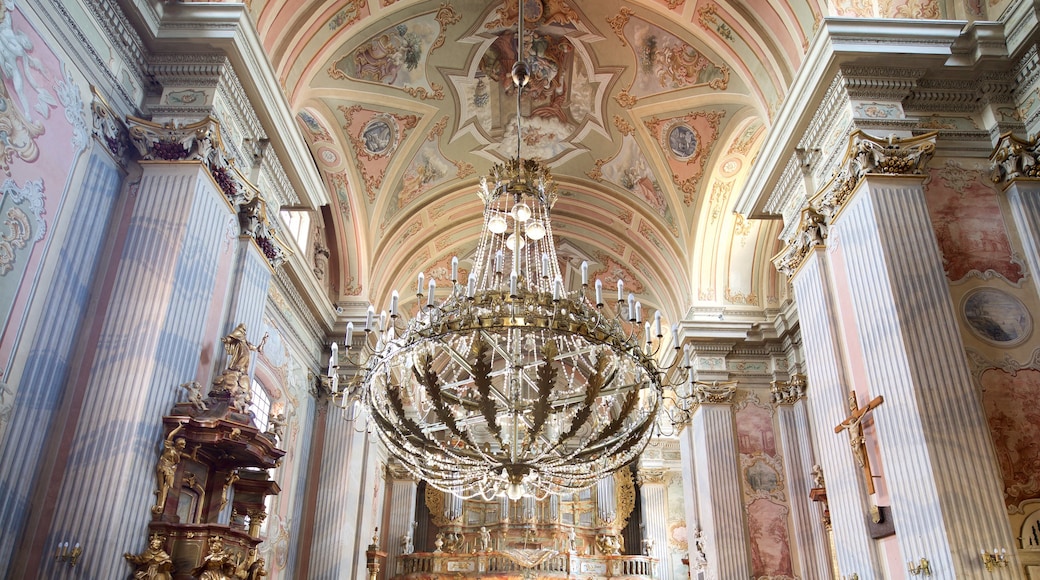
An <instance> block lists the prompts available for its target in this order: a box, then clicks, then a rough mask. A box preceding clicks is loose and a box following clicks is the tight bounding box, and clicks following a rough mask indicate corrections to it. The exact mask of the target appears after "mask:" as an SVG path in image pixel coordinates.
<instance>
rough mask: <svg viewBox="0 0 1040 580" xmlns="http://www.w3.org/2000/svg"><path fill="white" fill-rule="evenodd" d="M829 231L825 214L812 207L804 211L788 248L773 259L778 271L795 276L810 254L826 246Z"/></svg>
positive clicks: (788, 275) (788, 242)
mask: <svg viewBox="0 0 1040 580" xmlns="http://www.w3.org/2000/svg"><path fill="white" fill-rule="evenodd" d="M827 231H828V226H827V219H826V218H825V217H824V216H823V214H821V213H819V212H817V211H816V210H814V209H813V208H811V207H807V208H805V209H803V210H802V217H801V219H800V220H799V224H798V229H796V230H795V233H794V235H792V236H791V238H790V239H789V240H788V241H787V246H786V247H785V248H784V249H783V250H782V251H781V252H780V253H779V254H777V255H776V257H774V258H773V264H774V265H775V266H776V269H777V270H778V271H779V272H780V273H781V274H783V275H785V276H787V277H788V278H790V277H791V276H794V273H795V272H797V271H798V268H799V267H800V266H801V265H802V262H804V261H805V257H806V256H808V255H809V252H810V251H812V249H813V248H816V247H818V246H819V247H822V246H824V244H825V242H826V241H827Z"/></svg>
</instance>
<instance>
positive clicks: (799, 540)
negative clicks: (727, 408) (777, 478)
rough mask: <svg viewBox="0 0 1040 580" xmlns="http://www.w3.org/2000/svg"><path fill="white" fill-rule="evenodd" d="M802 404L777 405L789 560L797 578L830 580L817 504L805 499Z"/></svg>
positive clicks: (809, 462)
mask: <svg viewBox="0 0 1040 580" xmlns="http://www.w3.org/2000/svg"><path fill="white" fill-rule="evenodd" d="M805 407H806V404H805V400H804V399H803V398H801V397H799V398H798V399H797V400H796V401H794V402H789V403H785V404H780V405H777V407H776V418H777V424H778V425H779V428H780V429H779V430H780V450H781V451H780V452H781V455H782V457H783V458H784V461H785V462H786V464H787V465H786V468H785V469H784V477H785V484H786V487H787V489H788V490H789V492H790V493H789V495H788V501H789V504H790V506H791V523H792V525H793V527H794V540H795V545H796V546H798V549H797V550H794V551H793V552H792V554H791V556H792V557H793V558H794V560H795V565H796V566H797V569H798V570H800V571H801V576H802V577H804V578H808V579H826V578H831V577H832V571H831V567H830V557H829V555H828V553H827V534H826V529H825V528H824V525H823V521H822V517H821V512H822V509H821V507H820V505H819V504H818V503H817V502H814V501H812V500H811V499H809V490H810V489H812V481H811V478H810V473H811V472H812V466H813V465H814V458H813V453H812V445H811V435H810V432H809V417H808V414H807V412H806V408H805Z"/></svg>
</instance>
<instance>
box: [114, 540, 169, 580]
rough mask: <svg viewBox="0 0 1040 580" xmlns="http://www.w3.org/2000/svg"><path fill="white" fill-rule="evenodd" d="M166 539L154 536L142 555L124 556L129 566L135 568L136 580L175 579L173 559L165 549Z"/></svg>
mask: <svg viewBox="0 0 1040 580" xmlns="http://www.w3.org/2000/svg"><path fill="white" fill-rule="evenodd" d="M164 542H165V538H164V537H163V536H162V535H160V534H152V535H151V536H150V537H149V538H148V547H147V548H146V549H145V551H143V552H141V553H140V554H131V553H129V552H127V553H125V554H123V558H126V561H127V563H128V564H130V565H131V566H133V567H134V580H170V579H171V578H173V576H172V574H171V571H172V570H173V559H172V558H170V555H169V554H167V553H166V550H164V549H163V543H164Z"/></svg>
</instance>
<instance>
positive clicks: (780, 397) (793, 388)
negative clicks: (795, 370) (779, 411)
mask: <svg viewBox="0 0 1040 580" xmlns="http://www.w3.org/2000/svg"><path fill="white" fill-rule="evenodd" d="M770 384H771V385H772V387H771V388H770V391H771V392H772V393H773V403H775V404H777V405H793V404H794V403H795V402H796V401H798V399H801V398H802V397H803V396H805V376H804V375H791V378H790V379H789V380H787V381H773V382H772V383H770Z"/></svg>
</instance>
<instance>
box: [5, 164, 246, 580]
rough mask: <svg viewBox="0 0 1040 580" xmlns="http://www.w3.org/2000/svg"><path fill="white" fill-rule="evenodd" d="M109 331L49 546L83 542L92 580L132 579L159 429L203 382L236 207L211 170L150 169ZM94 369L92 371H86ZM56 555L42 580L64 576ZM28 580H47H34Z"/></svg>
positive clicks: (43, 566)
mask: <svg viewBox="0 0 1040 580" xmlns="http://www.w3.org/2000/svg"><path fill="white" fill-rule="evenodd" d="M142 166H143V175H142V178H141V182H140V186H139V187H138V189H137V192H136V197H135V198H134V199H133V200H132V207H131V208H130V215H129V219H128V220H127V223H126V225H125V228H126V233H125V235H124V236H123V237H122V239H121V242H122V246H121V247H122V250H121V253H120V254H118V255H119V258H118V265H117V266H115V275H114V278H113V282H112V285H111V290H110V293H109V294H107V295H106V297H105V298H104V300H105V302H104V307H103V308H102V313H101V314H100V315H99V316H100V319H101V321H100V322H99V327H98V328H97V329H96V332H97V334H96V335H95V337H94V339H93V341H92V343H91V346H90V348H89V349H88V350H89V352H88V353H87V354H86V359H87V361H89V362H86V363H85V364H84V367H83V370H82V372H81V374H80V376H79V377H77V378H76V382H77V383H78V385H77V386H76V387H75V388H79V389H82V400H83V403H82V407H81V409H82V419H81V420H80V421H79V423H78V424H77V425H76V426H75V427H74V432H70V433H68V435H69V438H68V439H67V440H66V443H67V448H66V449H67V450H68V453H69V456H68V461H67V464H66V466H65V471H64V473H63V474H62V477H61V484H60V488H59V489H57V490H55V491H56V493H55V495H54V496H53V508H54V517H53V520H52V524H51V531H50V534H51V539H52V542H49V543H56V542H58V541H59V539H67V541H69V542H70V543H74V542H81V543H83V545H84V548H83V549H84V553H83V557H82V559H81V564H80V566H77V570H78V571H79V572H78V574H80V575H81V576H82V577H90V578H117V577H122V576H125V575H126V573H127V567H126V563H125V561H124V560H123V558H122V554H123V553H124V552H126V551H128V549H129V548H131V547H133V546H137V545H139V544H140V539H141V537H142V536H143V535H144V534H145V533H146V530H147V523H148V521H149V519H150V517H151V512H150V506H151V505H152V504H153V503H154V501H155V496H154V494H153V493H152V491H153V490H154V489H155V485H156V483H155V474H154V471H155V463H156V460H157V457H158V451H159V442H160V441H161V439H162V422H161V421H160V418H161V417H162V416H163V415H164V414H166V413H167V412H169V410H170V408H171V406H172V405H173V404H174V403H175V402H176V401H177V400H178V399H179V398H180V397H181V396H182V391H181V389H178V387H177V385H179V384H181V383H183V382H185V381H186V380H190V379H192V378H194V377H195V376H196V374H197V372H198V364H199V359H200V354H201V352H202V350H203V347H204V344H205V343H206V342H207V341H211V340H212V337H207V336H205V334H206V333H205V331H204V330H205V324H206V320H207V315H208V313H209V312H210V310H211V306H212V304H213V301H214V300H223V296H214V288H215V287H216V279H217V277H218V272H219V271H220V270H221V269H222V268H223V267H224V264H223V263H222V262H221V258H222V256H223V252H222V251H221V246H222V244H224V243H225V232H226V231H227V225H228V222H229V220H234V219H235V217H234V214H233V212H232V211H231V207H230V205H229V204H228V202H227V200H226V199H225V197H224V194H223V193H222V192H221V191H220V190H219V189H218V188H217V186H216V184H215V183H214V181H213V179H212V178H211V177H210V175H209V171H208V169H207V168H206V167H205V166H204V165H202V164H201V163H190V162H189V163H166V162H152V163H145V162H142ZM87 369H89V370H87ZM49 556H50V553H49V552H48V553H47V554H45V555H44V559H43V561H42V562H40V563H39V566H40V571H39V573H38V576H39V577H47V578H55V577H59V576H60V575H62V574H63V572H62V571H61V570H62V569H60V568H59V566H60V564H58V563H56V562H54V559H53V558H52V557H49ZM26 576H27V577H31V576H37V574H35V573H27V575H26Z"/></svg>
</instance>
